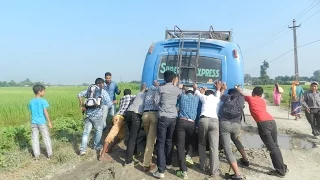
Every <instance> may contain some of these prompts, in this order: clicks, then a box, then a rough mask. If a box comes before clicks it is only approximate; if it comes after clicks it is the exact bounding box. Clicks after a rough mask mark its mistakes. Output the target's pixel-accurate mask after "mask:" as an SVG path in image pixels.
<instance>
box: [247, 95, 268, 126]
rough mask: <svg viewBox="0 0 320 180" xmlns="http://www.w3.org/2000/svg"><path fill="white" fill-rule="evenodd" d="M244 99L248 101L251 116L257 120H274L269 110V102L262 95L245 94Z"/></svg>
mask: <svg viewBox="0 0 320 180" xmlns="http://www.w3.org/2000/svg"><path fill="white" fill-rule="evenodd" d="M244 99H245V100H246V101H247V102H248V104H249V110H250V113H251V116H252V117H253V119H254V120H255V121H256V122H263V121H270V120H274V119H273V117H272V116H271V115H270V114H269V113H268V112H267V104H266V102H265V101H264V100H263V99H262V98H261V97H259V96H245V97H244Z"/></svg>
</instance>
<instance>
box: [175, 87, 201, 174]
mask: <svg viewBox="0 0 320 180" xmlns="http://www.w3.org/2000/svg"><path fill="white" fill-rule="evenodd" d="M198 105H199V97H197V96H195V95H194V94H193V88H189V89H188V90H187V91H186V93H184V94H181V95H180V98H179V118H178V120H177V125H176V132H177V149H178V161H179V166H180V171H178V172H177V176H178V177H181V178H182V179H187V178H188V176H187V164H186V159H185V158H186V156H185V147H186V146H185V143H187V145H188V146H189V144H191V143H192V142H191V141H190V140H192V138H193V134H194V130H195V124H194V123H195V119H196V117H197V110H198Z"/></svg>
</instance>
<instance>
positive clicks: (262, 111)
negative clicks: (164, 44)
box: [237, 87, 288, 177]
mask: <svg viewBox="0 0 320 180" xmlns="http://www.w3.org/2000/svg"><path fill="white" fill-rule="evenodd" d="M237 89H238V90H239V92H240V93H241V94H242V95H244V94H243V93H242V90H241V88H237ZM262 94H263V89H262V87H255V88H254V89H253V90H252V96H246V95H244V99H245V101H247V102H248V104H249V110H250V113H251V116H252V117H253V119H254V120H255V121H256V122H257V125H258V131H259V135H260V138H261V140H262V142H263V143H264V144H265V145H266V147H267V149H268V150H269V151H270V156H271V160H272V164H273V167H274V168H275V170H272V171H269V172H268V174H269V175H273V176H278V177H284V176H285V175H286V173H287V171H288V169H287V165H285V164H284V162H283V157H282V153H281V151H280V149H279V146H278V141H277V136H278V130H277V124H276V121H275V120H274V118H273V117H272V116H271V115H270V114H269V113H268V112H267V104H266V102H265V100H264V99H262Z"/></svg>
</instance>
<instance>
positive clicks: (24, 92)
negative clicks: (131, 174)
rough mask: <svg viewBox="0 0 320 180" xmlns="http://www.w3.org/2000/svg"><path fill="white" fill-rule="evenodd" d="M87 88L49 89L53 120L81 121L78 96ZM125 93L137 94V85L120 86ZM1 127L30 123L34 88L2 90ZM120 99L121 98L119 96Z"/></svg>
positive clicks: (50, 109) (48, 95)
mask: <svg viewBox="0 0 320 180" xmlns="http://www.w3.org/2000/svg"><path fill="white" fill-rule="evenodd" d="M86 88H87V87H81V86H73V87H47V88H46V95H45V97H44V98H45V99H47V101H48V102H49V105H50V107H49V114H50V116H51V119H52V120H53V121H54V120H55V119H58V118H61V117H71V118H74V119H81V116H82V114H81V112H80V110H79V101H78V98H77V95H78V93H79V92H81V91H82V90H85V89H86ZM119 88H120V89H121V90H122V91H123V90H124V89H126V88H128V89H131V90H132V91H133V93H136V92H137V91H138V90H139V85H137V84H119ZM0 97H2V99H1V101H0V127H5V126H16V125H23V124H27V123H29V121H30V113H29V110H28V103H29V101H30V100H31V99H32V98H33V97H34V94H33V92H32V87H14V88H12V87H10V88H0ZM117 98H118V99H119V98H120V96H117Z"/></svg>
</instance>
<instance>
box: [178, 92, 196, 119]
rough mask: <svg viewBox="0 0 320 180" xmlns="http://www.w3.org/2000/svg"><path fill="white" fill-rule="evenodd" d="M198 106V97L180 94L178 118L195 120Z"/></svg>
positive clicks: (190, 94)
mask: <svg viewBox="0 0 320 180" xmlns="http://www.w3.org/2000/svg"><path fill="white" fill-rule="evenodd" d="M198 105H199V97H197V96H195V95H193V94H192V93H188V94H182V95H180V98H179V118H185V119H188V120H193V121H194V120H195V119H196V117H197V110H198Z"/></svg>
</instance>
